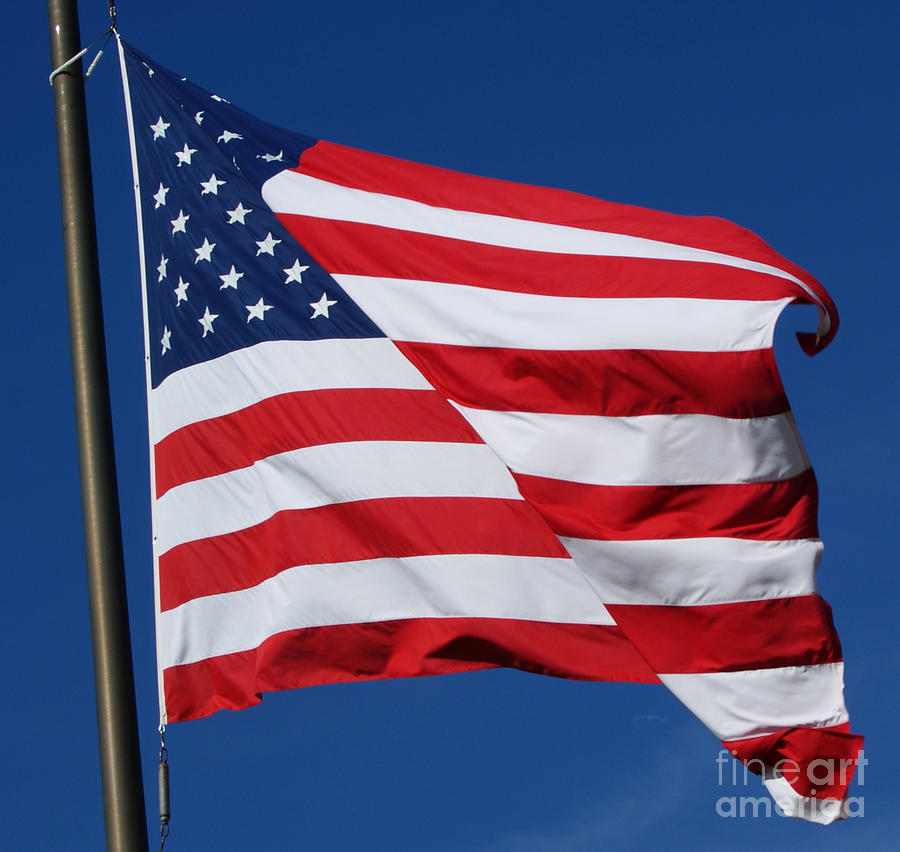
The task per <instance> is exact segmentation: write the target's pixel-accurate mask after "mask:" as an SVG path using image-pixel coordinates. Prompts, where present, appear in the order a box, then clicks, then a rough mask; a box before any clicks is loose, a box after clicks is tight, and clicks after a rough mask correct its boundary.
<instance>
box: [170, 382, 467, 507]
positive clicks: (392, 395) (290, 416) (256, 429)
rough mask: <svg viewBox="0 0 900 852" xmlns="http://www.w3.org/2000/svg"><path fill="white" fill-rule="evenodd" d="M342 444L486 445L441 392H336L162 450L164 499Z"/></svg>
mask: <svg viewBox="0 0 900 852" xmlns="http://www.w3.org/2000/svg"><path fill="white" fill-rule="evenodd" d="M343 441H448V442H456V443H481V439H480V438H479V437H478V436H477V435H476V433H475V432H474V431H473V430H472V428H471V427H470V426H469V425H468V423H466V421H465V420H464V419H463V417H461V416H460V414H459V413H458V412H457V411H456V410H455V409H454V408H453V407H452V406H451V405H448V404H447V401H446V400H445V399H444V398H443V397H442V396H441V395H440V394H439V393H437V392H436V391H431V390H396V389H383V388H376V389H366V388H363V389H358V388H354V389H351V390H344V389H330V390H317V391H301V392H298V393H288V394H280V395H278V396H274V397H270V398H268V399H264V400H262V401H261V402H258V403H256V404H255V405H251V406H248V407H247V408H244V409H241V410H240V411H235V412H233V413H231V414H225V415H223V416H221V417H214V418H211V419H209V420H203V421H200V422H198V423H193V424H191V425H189V426H185V427H183V428H182V429H179V430H177V431H176V432H173V433H172V434H170V435H167V436H166V437H165V438H164V439H163V440H162V441H160V442H159V443H158V444H157V445H156V450H155V462H156V489H157V492H156V493H157V497H161V496H162V495H163V494H165V492H166V491H167V490H168V489H170V488H173V487H175V486H176V485H180V484H181V483H183V482H189V481H193V480H196V479H203V478H205V477H208V476H215V475H217V474H220V473H225V472H226V471H229V470H236V469H238V468H242V467H247V466H248V465H251V464H253V462H255V461H257V460H258V459H263V458H268V457H269V456H272V455H275V454H277V453H283V452H287V451H289V450H296V449H299V448H300V447H309V446H314V445H318V444H331V443H339V442H343Z"/></svg>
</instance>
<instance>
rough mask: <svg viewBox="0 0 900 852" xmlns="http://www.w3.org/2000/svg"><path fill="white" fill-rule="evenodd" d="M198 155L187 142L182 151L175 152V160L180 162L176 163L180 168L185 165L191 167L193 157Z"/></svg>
mask: <svg viewBox="0 0 900 852" xmlns="http://www.w3.org/2000/svg"><path fill="white" fill-rule="evenodd" d="M196 153H197V149H196V148H189V147H188V143H187V142H185V143H184V148H183V149H182V150H181V151H176V152H175V159H176V160H178V162H177V163H176V165H177V166H178V168H181V167H182V166H183V165H184V164H185V163H187V164H188V165H190V164H191V155H192V154H196Z"/></svg>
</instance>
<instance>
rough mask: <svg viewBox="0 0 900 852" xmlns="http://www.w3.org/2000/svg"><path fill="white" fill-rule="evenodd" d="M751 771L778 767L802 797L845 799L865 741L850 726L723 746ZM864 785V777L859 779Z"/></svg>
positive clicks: (805, 730) (795, 731) (790, 731)
mask: <svg viewBox="0 0 900 852" xmlns="http://www.w3.org/2000/svg"><path fill="white" fill-rule="evenodd" d="M722 745H723V746H725V748H726V749H728V751H729V752H731V754H732V755H733V756H734V757H736V758H737V759H738V760H739V761H741V762H742V763H743V764H744V766H746V767H747V769H749V770H750V771H751V772H754V773H756V774H757V775H761V774H762V771H763V768H764V767H768V768H775V769H777V770H778V771H779V772H780V773H781V774H782V775H783V776H784V778H785V779H786V780H787V781H788V783H789V784H790V785H791V787H793V788H794V790H795V792H797V793H799V794H800V795H801V796H809V797H812V796H815V797H816V798H818V799H822V798H826V799H843V798H844V796H845V795H846V793H847V786H848V785H849V784H850V781H851V780H852V779H853V776H854V774H855V772H856V762H857V759H858V758H859V756H860V754H859V753H860V751H861V749H862V746H863V738H862V737H861V736H859V735H858V734H851V733H850V724H849V722H845V723H844V724H843V725H833V726H831V727H828V728H786V729H784V730H782V731H777V732H776V733H774V734H767V735H766V736H764V737H753V738H751V739H746V740H726V741H725V742H723V743H722ZM860 783H862V777H860Z"/></svg>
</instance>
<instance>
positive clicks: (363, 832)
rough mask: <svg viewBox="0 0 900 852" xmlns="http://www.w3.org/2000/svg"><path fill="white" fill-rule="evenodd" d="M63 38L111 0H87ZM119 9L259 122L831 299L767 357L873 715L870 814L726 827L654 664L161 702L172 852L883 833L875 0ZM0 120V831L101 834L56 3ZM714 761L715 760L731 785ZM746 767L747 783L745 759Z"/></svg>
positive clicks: (703, 742)
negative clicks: (632, 225) (687, 217)
mask: <svg viewBox="0 0 900 852" xmlns="http://www.w3.org/2000/svg"><path fill="white" fill-rule="evenodd" d="M81 6H82V9H81V20H82V36H83V41H84V42H85V43H87V42H89V41H91V40H93V38H95V37H96V36H98V35H99V34H100V33H101V32H102V31H103V29H104V28H105V27H106V25H107V18H106V0H90V2H89V0H82V2H81ZM119 23H120V29H121V31H122V33H123V34H124V35H125V37H126V38H128V39H129V40H130V41H131V42H132V43H134V44H135V45H136V46H138V47H139V48H141V49H142V50H143V51H145V52H146V53H148V54H150V55H151V56H153V57H154V58H156V59H157V60H158V61H159V62H160V63H162V64H164V65H167V66H169V67H171V68H173V69H175V70H179V71H181V72H182V73H184V74H186V75H188V76H189V77H191V78H193V79H194V80H195V81H196V82H198V83H200V84H201V85H204V86H206V87H208V88H211V89H213V90H215V91H217V92H220V93H221V94H223V95H225V96H226V97H228V98H229V99H230V100H232V101H233V102H234V103H236V104H239V105H241V106H243V107H244V108H246V109H248V110H250V111H251V112H254V113H256V114H258V115H260V116H262V117H264V118H266V119H268V120H270V121H272V122H274V123H277V124H281V125H283V126H286V127H290V128H292V129H295V130H298V131H301V132H304V133H308V134H310V135H313V136H318V137H322V138H327V139H331V140H334V141H337V142H342V143H345V144H350V145H354V146H357V147H362V148H368V149H370V150H375V151H379V152H383V153H387V154H392V155H396V156H400V157H406V158H409V159H415V160H420V161H424V162H428V163H433V164H437V165H443V166H448V167H451V168H455V169H460V170H464V171H471V172H475V173H479V174H485V175H490V176H493V177H501V178H508V179H514V180H519V181H525V182H529V183H537V184H544V185H550V186H557V187H562V188H566V189H573V190H577V191H581V192H585V193H589V194H592V195H597V196H600V197H603V198H607V199H610V200H613V201H621V202H627V203H631V204H640V205H644V206H648V207H655V208H660V209H663V210H668V211H672V212H677V213H689V214H711V215H717V216H722V217H725V218H729V219H732V220H734V221H736V222H738V223H740V224H742V225H744V226H746V227H749V228H751V229H752V230H754V231H756V232H757V233H759V234H760V235H761V236H763V237H764V238H765V239H766V240H768V241H769V242H770V243H771V244H772V245H773V246H774V247H775V248H776V249H778V250H779V251H780V252H782V253H783V254H784V255H785V256H787V257H788V258H790V259H791V260H793V261H795V262H797V263H799V264H800V265H802V266H804V267H805V268H807V269H808V270H809V271H810V272H812V273H813V274H815V275H816V276H817V277H819V279H820V280H821V281H822V283H823V284H824V285H825V286H826V288H828V289H829V291H830V292H831V295H832V296H833V297H834V299H835V301H836V302H837V305H838V308H839V310H840V312H841V319H842V324H841V330H840V332H839V334H838V337H837V339H836V341H835V342H834V343H833V344H832V345H831V347H829V349H828V350H826V351H825V352H824V353H823V354H821V355H820V356H817V357H816V358H815V359H812V360H811V359H809V358H807V357H806V356H805V355H803V354H802V353H801V351H800V350H799V347H797V346H796V344H795V343H794V341H793V339H792V329H794V328H796V327H799V326H803V327H810V326H811V324H812V322H813V317H812V316H811V314H809V313H807V312H806V311H805V309H795V310H793V311H788V313H787V315H786V316H785V317H784V319H783V320H782V322H781V324H780V326H779V335H778V346H777V354H778V357H779V362H780V365H781V368H782V374H783V378H784V381H785V384H786V386H787V389H788V394H789V397H790V399H791V403H792V407H793V409H794V412H795V414H796V416H797V419H798V421H799V424H800V428H801V432H802V434H803V436H804V439H805V441H806V445H807V449H808V451H809V454H810V456H811V458H812V461H813V465H814V467H815V469H816V472H817V475H818V478H819V483H820V489H821V508H820V520H821V528H822V534H823V538H824V539H825V544H826V550H825V558H824V561H823V564H822V567H821V570H820V583H821V589H822V593H823V594H824V596H825V597H826V599H828V600H829V601H830V602H831V603H832V605H833V607H834V610H835V619H836V623H837V626H838V630H839V632H840V635H841V638H842V640H843V645H844V654H845V659H846V666H847V669H846V680H847V701H848V704H849V707H850V710H851V713H852V717H853V725H854V729H855V730H857V731H859V732H861V733H864V734H866V735H867V738H868V739H867V743H866V754H867V757H868V758H869V761H870V764H869V766H868V767H867V769H866V775H865V784H864V785H863V786H862V787H859V788H857V789H856V790H854V792H855V794H856V795H862V796H864V814H865V815H864V817H863V818H861V819H854V820H850V821H847V822H845V823H843V824H839V825H836V826H832V827H831V828H828V829H822V828H820V827H817V826H810V825H805V824H801V823H798V822H793V821H787V820H784V819H779V818H776V817H773V818H771V819H763V818H758V819H752V818H744V819H723V818H720V817H719V816H717V815H716V812H715V806H716V801H717V799H719V797H720V796H723V795H724V796H731V795H737V796H740V795H752V796H756V795H761V794H762V793H761V791H760V790H759V789H758V788H757V785H756V783H755V779H751V784H750V785H749V786H748V787H746V788H745V787H744V786H743V784H738V786H737V787H736V788H735V787H733V786H732V785H731V784H730V783H726V784H725V785H724V786H720V785H719V784H718V783H717V782H718V779H717V776H716V773H717V768H716V762H715V759H716V755H717V753H718V743H717V742H716V740H715V739H714V738H713V737H712V735H711V734H709V733H707V732H706V731H705V729H704V728H703V727H702V726H701V725H700V723H699V722H697V721H696V720H694V719H693V717H691V716H690V715H689V714H688V713H687V711H686V710H684V709H683V708H682V707H681V706H680V704H678V702H676V701H675V700H674V699H673V698H671V697H670V696H669V695H668V694H667V693H666V691H665V690H664V689H663V688H661V687H649V686H626V685H619V684H579V683H569V682H562V681H555V680H551V679H543V678H540V677H537V676H531V675H526V674H522V673H518V672H510V671H497V672H481V673H477V674H471V675H461V676H452V677H443V678H426V679H419V680H413V681H388V682H381V683H371V684H352V685H341V686H329V687H318V688H312V689H306V690H301V691H295V692H291V693H281V694H277V695H271V696H268V697H267V698H266V700H265V701H264V703H263V704H262V705H261V706H260V707H257V708H255V709H252V710H249V711H245V712H242V713H228V712H225V713H219V714H217V715H216V716H214V717H212V718H210V719H207V720H202V721H199V722H192V723H183V724H181V725H175V726H173V727H171V728H170V729H169V733H168V740H169V746H170V756H171V764H172V786H173V809H174V818H173V822H172V836H171V839H170V841H169V843H170V846H167V848H171V849H172V850H192V852H194V850H196V852H206V850H216V852H219V850H245V849H260V850H293V849H305V850H356V849H366V850H382V849H385V850H387V849H390V850H430V851H433V852H444V850H446V852H462V850H478V852H506V850H516V852H519V850H521V852H556V850H562V852H568V850H573V852H588V850H596V849H600V848H607V849H637V850H644V849H655V848H668V849H709V850H712V849H716V850H718V849H721V848H724V847H726V846H727V847H728V848H730V849H736V850H754V852H755V851H756V850H759V849H760V848H763V847H764V846H766V845H774V844H778V845H781V844H785V845H788V846H790V847H791V848H795V849H807V848H809V849H812V848H814V847H815V848H817V849H826V850H827V849H840V850H842V852H843V850H846V849H847V848H875V849H882V848H885V849H886V848H891V847H892V846H893V844H894V843H895V842H896V835H897V831H898V820H897V816H896V804H895V802H894V797H895V795H896V793H895V789H896V785H895V783H894V781H895V778H894V773H895V771H896V767H897V766H898V765H900V748H898V739H897V736H896V719H897V706H898V701H900V688H898V677H897V675H898V665H897V662H896V659H897V653H896V646H897V629H896V601H897V599H898V591H900V590H898V581H897V572H896V569H897V557H896V538H897V511H896V489H895V487H894V486H895V476H896V474H897V467H898V465H897V450H896V443H897V415H898V402H897V378H896V367H897V358H896V350H895V348H894V337H895V334H896V332H895V328H894V327H895V325H896V321H895V319H894V318H893V311H894V310H895V305H894V303H893V299H894V294H895V293H896V290H897V277H898V264H897V259H896V246H897V244H898V226H900V216H898V212H897V209H898V208H897V198H898V197H900V192H898V190H900V186H898V166H897V162H898V160H897V154H898V142H900V118H898V111H897V84H898V79H900V77H898V71H900V59H898V57H900V53H898V50H897V45H898V43H900V7H898V5H897V4H896V3H893V2H888V0H882V2H858V3H855V4H852V5H851V4H847V3H837V2H805V0H801V2H770V0H762V2H760V1H759V0H758V2H754V3H752V4H751V3H740V4H739V3H723V2H721V0H719V2H691V0H687V2H681V3H671V2H629V3H615V4H614V3H608V2H603V0H595V2H566V0H559V2H555V3H535V2H530V1H528V0H526V2H507V3H502V2H491V1H490V0H482V2H478V3H475V2H466V0H457V2H454V3H444V2H431V3H412V2H397V0H382V2H380V3H364V2H359V0H348V2H341V0H332V2H329V3H316V4H313V3H309V4H307V3H303V4H300V3H286V2H268V3H247V2H236V0H216V2H214V1H213V0H190V2H183V0H179V2H175V0H156V2H153V3H136V2H126V0H122V2H121V4H120V8H119ZM5 29H6V32H7V39H6V45H7V47H6V51H5V64H6V75H5V85H4V95H3V100H4V109H3V110H2V122H3V124H2V137H3V139H4V141H5V143H6V145H7V169H6V183H5V185H6V191H5V193H4V203H3V205H2V213H0V215H2V217H3V232H4V234H5V235H6V239H5V251H4V280H3V307H4V321H3V325H2V327H3V333H2V334H0V353H2V357H3V364H4V365H5V369H4V370H3V372H2V378H0V381H2V383H3V386H2V398H3V399H5V400H6V403H5V408H4V411H3V414H4V416H3V417H2V419H0V436H2V446H4V447H5V448H6V463H5V465H4V484H5V487H4V488H3V489H2V492H0V494H2V497H0V499H2V501H3V503H2V506H3V510H2V518H3V541H4V545H5V546H4V550H3V552H4V559H3V566H4V578H5V586H4V589H5V594H4V595H3V598H2V603H0V617H2V627H0V648H2V658H3V663H4V671H5V681H6V684H7V686H6V691H5V700H4V701H3V702H2V709H0V723H2V730H3V744H4V748H3V764H4V771H3V773H2V777H3V781H2V782H0V802H2V805H0V815H2V825H3V828H2V836H3V845H4V846H5V847H6V848H9V849H37V850H41V849H47V850H58V849H67V850H82V849H84V850H93V849H97V848H100V847H101V846H102V832H103V823H102V814H101V809H100V798H99V771H98V763H97V756H96V754H97V753H96V728H95V717H94V699H93V679H92V673H91V664H90V644H89V628H88V616H87V602H86V591H85V583H84V563H83V556H82V538H81V516H80V505H79V492H78V479H77V467H76V464H77V462H76V457H75V438H74V425H73V415H72V394H71V378H70V367H69V354H68V333H67V320H66V306H65V297H64V277H63V262H62V254H61V237H60V225H59V222H60V219H59V205H58V177H57V168H56V153H55V138H54V129H53V109H52V97H51V91H50V88H49V86H48V85H47V73H48V70H49V69H48V65H49V59H48V46H47V23H46V12H45V9H44V6H43V4H41V3H18V4H11V5H9V7H8V8H7V9H6V10H5ZM88 97H89V106H90V129H91V134H92V139H91V143H92V149H93V160H94V169H95V172H94V178H95V186H96V199H97V208H98V209H97V217H98V227H99V234H100V253H101V265H102V276H103V295H104V306H105V311H106V320H107V343H108V348H109V352H110V358H111V382H112V401H113V410H114V418H115V428H116V452H117V456H118V461H119V476H120V491H121V502H122V511H123V519H124V538H125V551H126V561H127V575H128V591H129V596H130V607H131V613H132V631H133V644H134V654H135V667H136V673H137V696H138V704H139V712H140V726H141V733H142V745H143V758H144V761H145V783H146V786H147V801H148V810H149V812H150V830H151V832H155V830H156V824H155V820H156V807H155V797H156V791H155V773H156V770H155V757H156V714H157V701H156V676H155V663H154V650H153V604H152V578H151V570H152V569H151V556H150V535H149V496H148V490H149V486H148V481H147V480H148V478H147V451H146V432H145V425H144V418H145V410H144V386H143V381H144V378H143V376H144V372H143V353H142V349H143V344H142V332H141V328H140V315H141V310H140V304H139V271H138V263H137V247H136V233H135V224H134V221H135V219H134V210H133V201H132V199H133V196H132V192H131V173H130V162H129V157H128V147H127V139H126V134H125V119H124V112H123V108H122V96H121V91H120V83H119V71H118V68H117V62H116V57H115V52H114V51H113V50H108V51H107V53H106V54H105V55H104V57H103V60H102V61H101V63H100V65H99V66H98V68H97V70H96V72H95V76H93V77H92V78H91V79H90V80H89V81H88ZM724 780H725V781H726V782H730V781H731V777H730V773H728V774H727V775H726V778H725V779H724ZM740 780H741V779H740V778H739V781H740Z"/></svg>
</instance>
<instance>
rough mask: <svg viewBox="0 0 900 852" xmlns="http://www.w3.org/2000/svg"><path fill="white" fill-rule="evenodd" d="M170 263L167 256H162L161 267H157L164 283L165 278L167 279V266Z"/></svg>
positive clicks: (160, 259)
mask: <svg viewBox="0 0 900 852" xmlns="http://www.w3.org/2000/svg"><path fill="white" fill-rule="evenodd" d="M168 262H169V258H167V257H166V256H165V255H161V256H160V258H159V266H157V267H156V271H157V272H158V273H159V280H160V281H162V280H163V278H165V277H166V264H167V263H168Z"/></svg>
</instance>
